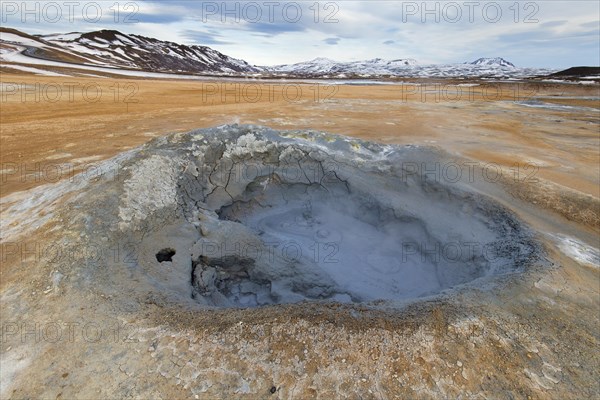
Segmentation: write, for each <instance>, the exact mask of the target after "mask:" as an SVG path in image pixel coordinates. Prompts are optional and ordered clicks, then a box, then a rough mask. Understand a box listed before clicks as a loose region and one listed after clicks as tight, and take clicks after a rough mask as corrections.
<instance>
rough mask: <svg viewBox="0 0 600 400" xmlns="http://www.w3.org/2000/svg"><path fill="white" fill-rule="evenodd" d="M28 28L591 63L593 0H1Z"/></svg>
mask: <svg viewBox="0 0 600 400" xmlns="http://www.w3.org/2000/svg"><path fill="white" fill-rule="evenodd" d="M0 21H1V25H2V26H3V27H11V28H15V29H19V30H22V31H24V32H27V33H30V34H49V33H66V32H89V31H94V30H100V29H115V30H119V31H121V32H124V33H130V34H140V35H144V36H149V37H154V38H158V39H162V40H170V41H173V42H177V43H184V44H198V45H205V46H209V47H212V48H214V49H216V50H218V51H220V52H222V53H225V54H227V55H230V56H232V57H236V58H241V59H244V60H246V61H248V62H249V63H251V64H255V65H276V64H289V63H295V62H301V61H306V60H311V59H314V58H316V57H327V58H331V59H334V60H338V61H356V60H366V59H372V58H384V59H399V58H412V59H415V60H417V62H418V63H419V64H446V63H462V62H466V61H473V60H475V59H477V58H479V57H503V58H504V59H506V60H508V61H510V62H512V63H513V64H515V65H516V66H519V67H550V68H567V67H570V66H575V65H596V66H597V65H600V2H598V1H596V0H590V1H556V0H542V1H516V0H510V1H498V0H496V1H475V0H464V1H392V0H388V1H351V0H350V1H349V0H341V1H316V0H310V1H276V0H266V1H177V0H175V1H116V0H110V1H101V0H99V1H98V0H97V1H62V0H58V1H6V0H2V1H1V2H0Z"/></svg>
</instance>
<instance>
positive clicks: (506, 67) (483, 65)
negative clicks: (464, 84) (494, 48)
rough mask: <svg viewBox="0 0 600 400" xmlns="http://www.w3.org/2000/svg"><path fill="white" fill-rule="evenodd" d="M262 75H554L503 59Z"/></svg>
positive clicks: (311, 68) (333, 65)
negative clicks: (519, 66)
mask: <svg viewBox="0 0 600 400" xmlns="http://www.w3.org/2000/svg"><path fill="white" fill-rule="evenodd" d="M264 68H265V71H267V72H270V73H273V74H278V75H284V76H290V77H293V76H301V77H312V78H355V77H359V78H365V77H380V76H397V77H407V78H460V77H480V78H498V79H507V78H525V77H532V76H538V75H546V74H548V73H551V72H554V70H551V69H542V68H517V67H515V66H514V65H513V64H512V63H511V62H509V61H506V60H505V59H503V58H500V57H497V58H480V59H478V60H475V61H473V62H471V63H464V64H430V65H421V64H419V63H418V62H417V61H415V60H414V59H410V58H407V59H397V60H383V59H381V58H375V59H372V60H366V61H352V62H338V61H334V60H331V59H328V58H315V59H314V60H311V61H306V62H300V63H296V64H285V65H276V66H273V67H264Z"/></svg>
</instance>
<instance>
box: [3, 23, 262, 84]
mask: <svg viewBox="0 0 600 400" xmlns="http://www.w3.org/2000/svg"><path fill="white" fill-rule="evenodd" d="M0 45H2V48H4V51H3V52H7V51H8V50H7V47H10V46H11V45H12V46H13V47H14V46H21V47H24V49H23V51H22V54H23V55H26V56H29V57H34V58H43V59H48V60H53V61H61V62H71V63H76V64H86V65H97V66H103V67H112V68H127V69H135V70H143V71H153V72H184V73H219V74H238V73H255V72H259V71H260V70H261V69H260V68H257V67H253V66H251V65H250V64H248V63H247V62H246V61H243V60H239V59H236V58H233V57H229V56H227V55H225V54H222V53H220V52H218V51H216V50H214V49H211V48H210V47H206V46H187V45H183V44H177V43H173V42H167V41H162V40H158V39H153V38H149V37H145V36H140V35H128V34H125V33H121V32H119V31H114V30H101V31H95V32H89V33H79V32H73V33H68V34H53V35H43V36H32V35H27V34H25V33H23V32H19V31H17V30H14V29H1V30H0Z"/></svg>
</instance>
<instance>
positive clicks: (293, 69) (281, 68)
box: [265, 57, 417, 76]
mask: <svg viewBox="0 0 600 400" xmlns="http://www.w3.org/2000/svg"><path fill="white" fill-rule="evenodd" d="M415 65H417V61H416V60H413V59H410V58H406V59H396V60H384V59H381V58H374V59H372V60H364V61H349V62H338V61H334V60H331V59H329V58H323V57H318V58H315V59H314V60H311V61H305V62H300V63H296V64H284V65H276V66H273V67H265V69H266V70H267V71H269V72H280V73H292V74H300V75H314V76H323V75H336V76H340V75H398V74H399V73H400V72H401V71H402V70H404V69H406V67H409V66H415Z"/></svg>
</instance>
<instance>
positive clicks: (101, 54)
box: [0, 28, 556, 79]
mask: <svg viewBox="0 0 600 400" xmlns="http://www.w3.org/2000/svg"><path fill="white" fill-rule="evenodd" d="M0 61H2V63H3V64H2V65H3V66H8V67H10V68H12V69H17V70H22V71H29V72H34V73H43V72H44V71H43V70H44V68H47V69H48V71H46V74H53V75H56V74H65V73H66V74H70V73H73V70H77V69H78V70H85V71H90V70H91V71H96V72H102V73H110V74H120V75H130V76H155V77H157V78H162V77H183V76H185V74H190V75H189V76H187V78H188V79H194V77H195V76H196V75H197V74H209V75H227V76H249V75H252V76H262V77H286V78H324V79H327V78H334V79H337V78H339V79H353V78H358V79H362V78H381V77H406V78H463V77H464V78H473V77H476V78H490V79H519V78H525V77H532V76H542V75H547V74H550V73H552V72H556V71H555V70H550V69H539V68H517V67H515V66H514V65H513V64H512V63H510V62H508V61H506V60H504V59H502V58H480V59H478V60H476V61H474V62H471V63H464V64H445V65H421V64H418V63H417V61H415V60H413V59H410V58H401V59H394V60H384V59H381V58H375V59H371V60H365V61H346V62H339V61H334V60H331V59H328V58H315V59H314V60H311V61H306V62H301V63H296V64H285V65H277V66H273V67H259V66H253V65H250V64H248V63H247V62H246V61H243V60H239V59H236V58H232V57H229V56H226V55H225V54H222V53H220V52H218V51H216V50H214V49H211V48H210V47H206V46H195V45H194V46H187V45H182V44H177V43H173V42H168V41H163V40H158V39H153V38H149V37H144V36H140V35H129V34H125V33H121V32H118V31H114V30H101V31H96V32H89V33H78V32H73V33H67V34H53V35H43V36H40V35H28V34H26V33H23V32H20V31H17V30H14V29H7V28H0ZM8 64H10V65H8ZM33 67H35V68H33ZM40 68H42V70H40ZM86 73H89V72H86ZM152 74H154V75H152ZM157 74H158V75H157ZM168 74H177V75H168Z"/></svg>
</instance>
